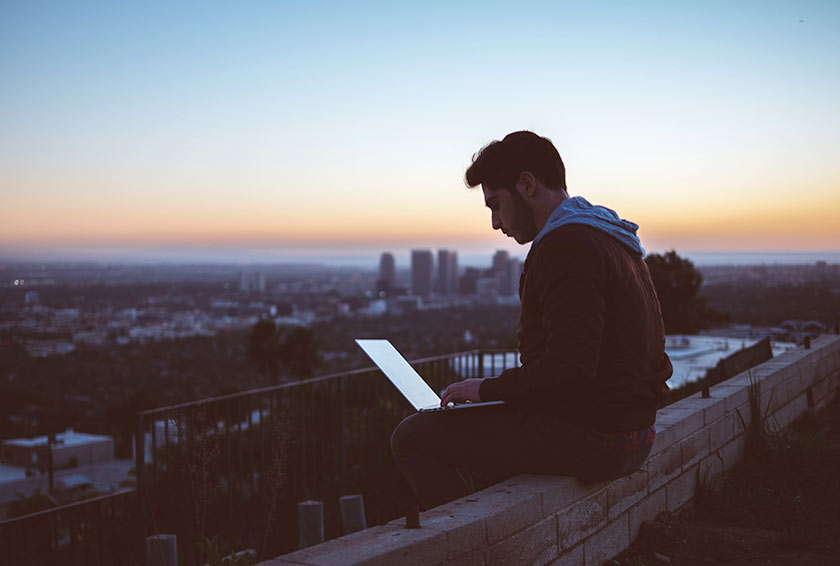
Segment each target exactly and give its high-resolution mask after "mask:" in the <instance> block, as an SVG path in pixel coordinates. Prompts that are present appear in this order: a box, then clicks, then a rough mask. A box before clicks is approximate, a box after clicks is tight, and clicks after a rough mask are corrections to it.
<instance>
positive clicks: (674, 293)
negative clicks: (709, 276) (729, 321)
mask: <svg viewBox="0 0 840 566" xmlns="http://www.w3.org/2000/svg"><path fill="white" fill-rule="evenodd" d="M645 262H647V265H648V269H649V270H650V276H651V279H653V285H654V287H656V294H657V295H658V296H659V304H660V305H661V307H662V320H663V321H664V322H665V332H666V333H679V334H691V333H693V332H697V331H698V330H700V329H701V328H703V327H704V326H705V325H706V323H707V321H708V314H709V313H708V311H707V309H706V305H705V300H704V299H703V298H701V297H700V296H699V294H700V287H701V286H702V285H703V276H702V275H700V272H699V271H697V269H696V268H695V267H694V264H693V263H692V262H691V261H690V260H688V259H685V258H683V257H680V256H679V255H678V254H677V252H676V251H675V250H671V251H669V252H666V253H665V254H649V255H648V256H647V257H646V258H645Z"/></svg>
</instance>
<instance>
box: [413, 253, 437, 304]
mask: <svg viewBox="0 0 840 566" xmlns="http://www.w3.org/2000/svg"><path fill="white" fill-rule="evenodd" d="M433 274H434V257H433V256H432V252H431V251H430V250H411V292H412V293H414V294H415V295H419V296H421V297H427V296H429V295H430V294H431V292H432V276H433Z"/></svg>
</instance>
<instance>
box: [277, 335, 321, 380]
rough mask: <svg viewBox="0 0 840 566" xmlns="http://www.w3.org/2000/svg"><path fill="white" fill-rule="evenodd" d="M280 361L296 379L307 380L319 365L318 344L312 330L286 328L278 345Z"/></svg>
mask: <svg viewBox="0 0 840 566" xmlns="http://www.w3.org/2000/svg"><path fill="white" fill-rule="evenodd" d="M280 360H281V361H282V362H283V364H284V365H285V366H286V367H288V368H289V370H290V371H291V373H292V375H293V376H294V377H296V378H298V379H309V378H311V377H312V376H313V375H314V374H315V368H317V367H318V366H320V365H321V357H320V356H319V355H318V343H317V341H316V340H315V334H314V333H313V332H312V329H310V328H306V327H305V326H292V327H287V328H286V330H285V332H284V337H283V341H282V343H281V345H280Z"/></svg>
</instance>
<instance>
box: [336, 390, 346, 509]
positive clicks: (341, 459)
mask: <svg viewBox="0 0 840 566" xmlns="http://www.w3.org/2000/svg"><path fill="white" fill-rule="evenodd" d="M344 382H345V377H344V376H341V377H340V378H338V396H339V400H340V403H341V406H340V407H339V410H338V467H339V468H338V477H339V480H338V488H339V493H344V492H345V490H346V489H347V443H346V442H345V440H344V436H345V431H344V428H345V424H346V422H347V421H346V418H345V409H346V405H347V403H346V400H345V397H344Z"/></svg>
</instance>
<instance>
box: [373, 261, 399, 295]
mask: <svg viewBox="0 0 840 566" xmlns="http://www.w3.org/2000/svg"><path fill="white" fill-rule="evenodd" d="M396 280H397V268H396V264H395V263H394V254H392V253H390V252H385V253H383V254H382V257H380V258H379V279H377V281H376V290H377V291H384V292H385V293H390V292H391V291H393V290H394V287H395V284H396Z"/></svg>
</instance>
